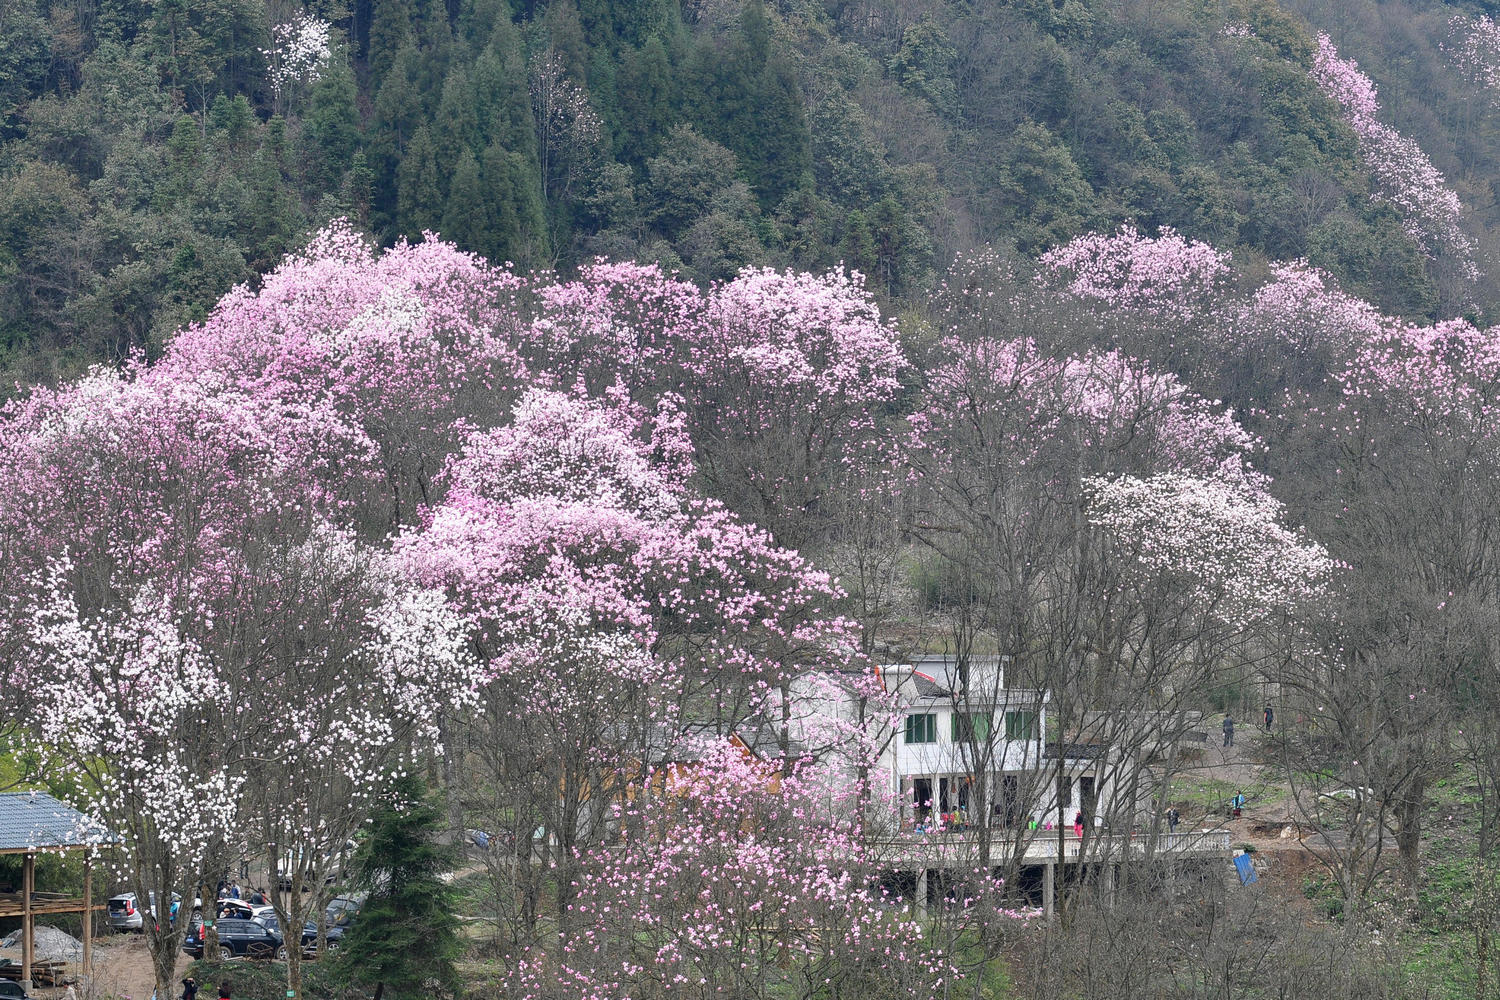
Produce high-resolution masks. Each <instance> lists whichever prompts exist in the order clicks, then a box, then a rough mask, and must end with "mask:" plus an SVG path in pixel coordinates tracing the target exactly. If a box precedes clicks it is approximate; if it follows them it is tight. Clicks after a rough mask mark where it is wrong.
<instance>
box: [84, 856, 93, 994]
mask: <svg viewBox="0 0 1500 1000" xmlns="http://www.w3.org/2000/svg"><path fill="white" fill-rule="evenodd" d="M83 975H84V979H85V981H89V982H91V981H92V979H93V975H94V870H93V859H92V858H90V857H89V856H88V854H84V856H83Z"/></svg>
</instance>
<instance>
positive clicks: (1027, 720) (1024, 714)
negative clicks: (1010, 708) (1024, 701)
mask: <svg viewBox="0 0 1500 1000" xmlns="http://www.w3.org/2000/svg"><path fill="white" fill-rule="evenodd" d="M1036 716H1037V713H1036V712H1030V711H1021V712H1006V713H1005V738H1006V739H1008V740H1034V739H1036Z"/></svg>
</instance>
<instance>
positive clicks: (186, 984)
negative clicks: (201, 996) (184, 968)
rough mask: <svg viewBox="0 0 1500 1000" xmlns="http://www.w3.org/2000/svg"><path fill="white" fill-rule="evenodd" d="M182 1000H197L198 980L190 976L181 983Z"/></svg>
mask: <svg viewBox="0 0 1500 1000" xmlns="http://www.w3.org/2000/svg"><path fill="white" fill-rule="evenodd" d="M182 1000H198V980H196V979H194V978H193V977H192V976H188V977H187V978H186V979H184V980H183V981H182Z"/></svg>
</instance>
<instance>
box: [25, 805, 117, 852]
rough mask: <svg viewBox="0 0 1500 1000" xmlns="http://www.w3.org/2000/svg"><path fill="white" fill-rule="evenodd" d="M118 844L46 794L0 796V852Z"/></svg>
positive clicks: (110, 835)
mask: <svg viewBox="0 0 1500 1000" xmlns="http://www.w3.org/2000/svg"><path fill="white" fill-rule="evenodd" d="M119 842H120V838H119V837H117V836H115V835H114V834H113V833H111V832H110V831H108V830H106V829H105V828H104V827H102V826H100V825H99V824H98V823H95V822H94V821H93V820H91V819H89V818H88V817H87V816H85V815H84V814H83V813H81V812H79V811H78V810H77V809H74V808H73V807H72V806H69V805H66V804H64V803H62V802H59V801H58V800H57V799H54V798H53V797H52V796H50V795H48V794H47V793H46V792H0V852H10V853H14V852H16V851H25V850H31V849H46V848H58V847H85V846H93V845H99V844H117V843H119Z"/></svg>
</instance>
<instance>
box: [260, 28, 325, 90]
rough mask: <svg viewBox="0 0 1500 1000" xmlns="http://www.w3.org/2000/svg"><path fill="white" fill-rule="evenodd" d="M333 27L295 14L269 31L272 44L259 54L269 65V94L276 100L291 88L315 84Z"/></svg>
mask: <svg viewBox="0 0 1500 1000" xmlns="http://www.w3.org/2000/svg"><path fill="white" fill-rule="evenodd" d="M332 30H333V26H332V25H330V24H329V23H328V22H327V21H325V20H323V19H322V18H318V17H313V16H312V15H311V14H298V15H297V16H296V17H294V18H292V19H291V20H290V21H287V22H286V23H285V24H278V25H276V26H275V27H274V28H272V29H271V40H272V42H273V43H274V44H273V45H272V46H271V48H269V49H261V54H262V55H263V56H265V57H266V61H267V62H268V63H270V65H271V91H272V93H274V94H275V95H276V96H277V97H278V98H279V97H280V96H281V95H282V94H283V93H285V92H286V91H288V90H290V89H291V88H292V87H293V86H295V85H306V84H310V83H313V82H315V81H316V80H317V79H318V77H319V76H320V75H321V74H322V71H323V66H324V64H325V63H327V62H328V60H329V58H330V57H331V56H332V55H333V50H332V48H330V46H329V39H330V34H331V32H332Z"/></svg>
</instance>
